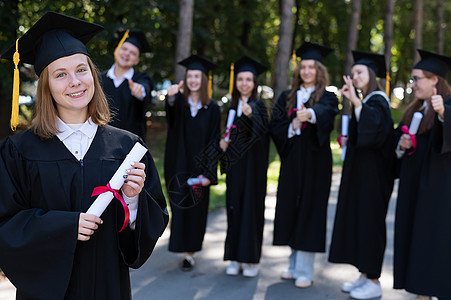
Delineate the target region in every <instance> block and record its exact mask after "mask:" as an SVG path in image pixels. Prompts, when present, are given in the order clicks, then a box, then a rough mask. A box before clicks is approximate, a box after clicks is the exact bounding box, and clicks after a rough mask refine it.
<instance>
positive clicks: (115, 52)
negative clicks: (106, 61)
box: [114, 29, 130, 58]
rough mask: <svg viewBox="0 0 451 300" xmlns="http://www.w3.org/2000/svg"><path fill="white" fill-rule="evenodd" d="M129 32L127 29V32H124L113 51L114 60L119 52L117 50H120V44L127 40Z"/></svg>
mask: <svg viewBox="0 0 451 300" xmlns="http://www.w3.org/2000/svg"><path fill="white" fill-rule="evenodd" d="M129 32H130V30H128V29H127V31H125V33H124V35H123V36H122V39H121V40H120V41H119V44H117V47H116V49H114V58H116V57H117V52H118V51H119V48H121V46H122V44H123V43H124V42H125V40H126V39H127V38H128V33H129Z"/></svg>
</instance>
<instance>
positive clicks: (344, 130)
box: [341, 115, 349, 161]
mask: <svg viewBox="0 0 451 300" xmlns="http://www.w3.org/2000/svg"><path fill="white" fill-rule="evenodd" d="M348 126H349V116H348V115H342V116H341V136H342V137H346V138H347V137H348ZM345 157H346V146H343V148H342V152H341V160H342V161H344V160H345Z"/></svg>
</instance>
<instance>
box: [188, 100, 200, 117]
mask: <svg viewBox="0 0 451 300" xmlns="http://www.w3.org/2000/svg"><path fill="white" fill-rule="evenodd" d="M188 104H189V109H190V111H191V117H193V118H194V117H195V116H196V115H197V113H198V112H199V110H200V109H201V108H202V103H201V102H200V101H199V102H197V105H196V104H194V102H193V100H192V99H191V96H190V97H188Z"/></svg>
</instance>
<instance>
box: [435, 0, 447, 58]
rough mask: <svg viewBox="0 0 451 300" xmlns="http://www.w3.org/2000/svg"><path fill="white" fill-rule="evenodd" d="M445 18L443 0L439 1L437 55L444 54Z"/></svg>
mask: <svg viewBox="0 0 451 300" xmlns="http://www.w3.org/2000/svg"><path fill="white" fill-rule="evenodd" d="M444 21H445V20H444V17H443V0H437V53H439V54H443V48H444V45H445V43H444V40H445V35H444V34H445V31H444V28H445V22H444Z"/></svg>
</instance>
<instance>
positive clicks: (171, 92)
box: [168, 80, 183, 96]
mask: <svg viewBox="0 0 451 300" xmlns="http://www.w3.org/2000/svg"><path fill="white" fill-rule="evenodd" d="M182 86H183V80H182V81H180V82H179V83H178V84H173V85H171V86H170V87H168V96H174V95H175V94H177V93H178V92H179V91H180V89H181V88H182Z"/></svg>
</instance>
